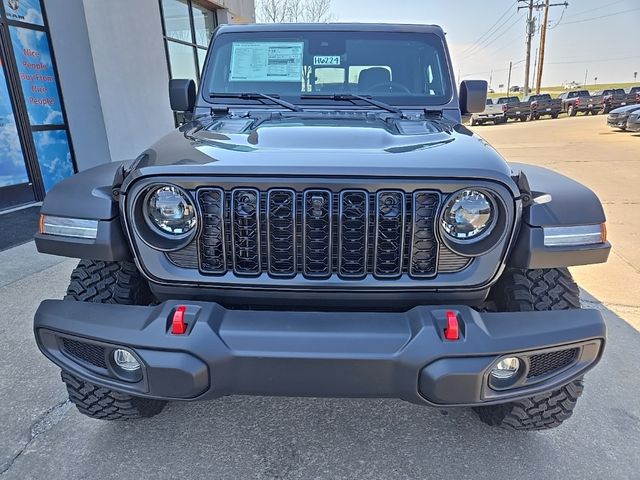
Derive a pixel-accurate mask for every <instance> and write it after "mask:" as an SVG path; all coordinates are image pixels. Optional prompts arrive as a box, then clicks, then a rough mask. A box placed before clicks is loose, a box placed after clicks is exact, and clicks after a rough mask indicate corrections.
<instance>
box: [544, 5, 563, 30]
mask: <svg viewBox="0 0 640 480" xmlns="http://www.w3.org/2000/svg"><path fill="white" fill-rule="evenodd" d="M566 11H567V9H566V8H565V9H564V10H562V13H561V14H560V18H559V19H558V21H557V22H556V24H555V25H554V26H553V27H548V29H549V30H553V29H554V28H556V27H557V26H558V25H560V22H562V19H563V18H564V12H566Z"/></svg>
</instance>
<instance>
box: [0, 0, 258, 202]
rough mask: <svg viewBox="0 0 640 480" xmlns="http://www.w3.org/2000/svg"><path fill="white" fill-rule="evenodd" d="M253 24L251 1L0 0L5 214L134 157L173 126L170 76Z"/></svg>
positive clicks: (0, 191)
mask: <svg viewBox="0 0 640 480" xmlns="http://www.w3.org/2000/svg"><path fill="white" fill-rule="evenodd" d="M253 21H255V7H254V0H0V67H1V68H0V213H1V212H3V211H7V210H9V209H14V208H15V207H17V206H20V205H29V204H32V203H35V202H38V201H41V200H42V199H43V198H44V195H45V194H46V192H47V191H48V190H50V189H51V188H52V187H53V186H54V185H55V184H56V183H57V182H59V181H60V180H62V179H64V178H65V177H68V176H70V175H72V174H73V173H74V172H77V171H81V170H85V169H87V168H90V167H93V166H95V165H98V164H101V163H105V162H110V161H117V160H125V159H130V158H135V157H136V156H138V155H139V154H140V152H141V151H143V150H144V149H145V148H147V147H148V146H149V145H150V144H151V143H153V142H154V141H156V140H157V139H158V138H160V137H161V136H162V135H163V134H165V133H167V132H168V131H170V130H171V129H172V128H174V127H175V118H174V114H173V112H171V109H170V107H169V98H168V81H169V79H170V78H193V79H194V80H196V81H198V80H199V78H200V72H201V69H202V66H203V64H204V60H205V56H206V52H207V45H208V43H209V40H210V38H211V34H212V32H213V30H214V29H215V27H216V26H217V25H219V24H221V23H248V22H253Z"/></svg>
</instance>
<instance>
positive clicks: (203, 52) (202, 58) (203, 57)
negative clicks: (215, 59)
mask: <svg viewBox="0 0 640 480" xmlns="http://www.w3.org/2000/svg"><path fill="white" fill-rule="evenodd" d="M206 59H207V51H206V50H202V49H201V48H199V49H198V65H199V66H200V74H202V72H203V71H204V61H205V60H206Z"/></svg>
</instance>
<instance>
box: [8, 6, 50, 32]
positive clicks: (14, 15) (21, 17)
mask: <svg viewBox="0 0 640 480" xmlns="http://www.w3.org/2000/svg"><path fill="white" fill-rule="evenodd" d="M3 1H4V10H5V12H6V14H7V18H8V19H9V20H15V21H18V22H24V23H32V24H34V25H40V26H44V18H43V16H42V5H40V0H3Z"/></svg>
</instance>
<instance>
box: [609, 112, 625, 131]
mask: <svg viewBox="0 0 640 480" xmlns="http://www.w3.org/2000/svg"><path fill="white" fill-rule="evenodd" d="M628 119H629V117H628V116H624V117H612V116H611V115H609V116H608V117H607V125H609V126H610V127H611V128H627V120H628Z"/></svg>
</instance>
